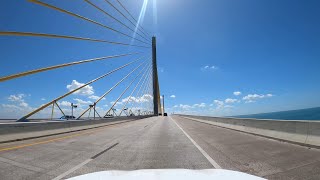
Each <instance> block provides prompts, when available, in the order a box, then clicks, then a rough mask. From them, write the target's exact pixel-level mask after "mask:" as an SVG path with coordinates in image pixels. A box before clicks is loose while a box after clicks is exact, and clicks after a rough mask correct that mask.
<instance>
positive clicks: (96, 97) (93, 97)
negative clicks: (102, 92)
mask: <svg viewBox="0 0 320 180" xmlns="http://www.w3.org/2000/svg"><path fill="white" fill-rule="evenodd" d="M88 98H89V99H93V100H98V99H99V98H100V97H99V96H95V95H91V96H89V97H88ZM105 99H106V98H102V100H105Z"/></svg>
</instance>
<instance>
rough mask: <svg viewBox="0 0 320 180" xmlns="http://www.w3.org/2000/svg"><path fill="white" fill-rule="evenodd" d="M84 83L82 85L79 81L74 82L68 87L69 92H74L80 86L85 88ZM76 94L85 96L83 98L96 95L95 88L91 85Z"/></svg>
mask: <svg viewBox="0 0 320 180" xmlns="http://www.w3.org/2000/svg"><path fill="white" fill-rule="evenodd" d="M83 85H84V83H80V82H78V81H77V80H72V82H71V84H69V85H67V89H68V90H69V91H72V90H74V89H76V88H78V87H80V86H83ZM74 94H78V95H83V96H90V95H93V94H94V90H93V87H92V86H90V85H87V86H85V87H83V88H82V89H80V90H78V91H76V92H75V93H74Z"/></svg>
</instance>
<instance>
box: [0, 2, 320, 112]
mask: <svg viewBox="0 0 320 180" xmlns="http://www.w3.org/2000/svg"><path fill="white" fill-rule="evenodd" d="M44 2H47V3H50V4H53V5H56V6H58V7H61V8H63V9H67V10H69V11H72V12H75V13H78V14H81V15H82V16H86V17H89V18H91V19H94V20H96V21H99V22H101V23H103V24H106V25H109V26H112V27H114V28H116V29H119V30H121V31H123V32H126V33H128V34H132V33H131V32H130V31H128V30H127V29H126V28H124V27H122V26H121V25H120V24H118V23H117V22H115V21H114V20H112V19H110V18H108V17H106V16H105V15H104V14H102V13H101V12H99V11H97V10H96V9H94V8H93V7H91V6H90V5H88V4H87V3H85V2H84V1H72V2H71V1H70V2H69V1H48V0H46V1H44ZM92 2H93V3H95V4H97V5H99V6H100V7H101V8H103V9H104V10H106V11H108V12H110V13H111V14H112V15H114V16H116V17H118V18H119V19H121V20H122V21H124V22H126V24H127V25H130V24H129V23H128V21H125V19H124V18H122V17H121V16H120V15H119V14H117V13H116V12H115V11H114V10H113V9H112V8H111V7H110V6H108V4H106V3H105V2H104V1H102V0H92ZM111 2H113V3H114V4H116V1H115V0H111ZM122 2H123V3H124V5H125V6H126V7H128V9H129V10H130V11H131V12H132V14H133V15H134V16H135V17H136V18H137V17H139V14H140V11H141V8H142V4H143V0H137V1H128V2H127V1H122ZM155 3H156V6H154V4H155ZM116 5H117V4H116ZM319 5H320V2H319V1H316V0H314V1H312V0H310V1H295V0H294V1H292V0H290V1H289V0H282V1H267V0H261V1H256V0H243V1H237V0H202V1H196V0H175V1H172V0H158V1H157V2H156V1H155V0H149V2H148V5H147V7H146V12H145V16H144V18H143V22H142V26H143V27H144V28H145V29H146V30H147V31H148V32H150V34H154V35H156V36H157V49H158V66H159V67H158V71H159V80H160V89H161V94H164V95H165V96H166V108H167V110H168V111H169V112H176V113H188V114H203V115H212V116H224V115H239V114H251V113H260V112H270V111H280V110H290V109H299V108H308V107H315V106H319V105H320V104H319V102H320V93H319V92H320V80H319V77H320V61H319V57H320V51H319V50H320V37H319V33H320V23H319V19H318V17H320V12H319V11H318V8H317V7H319ZM155 7H156V8H155ZM0 10H1V11H0V17H1V23H0V29H1V31H25V32H39V33H52V34H63V35H72V36H81V37H91V38H97V39H106V40H112V41H121V42H127V43H130V42H132V41H131V40H130V38H126V37H124V36H121V35H119V34H116V33H114V32H111V31H110V30H107V29H104V28H101V27H99V26H97V25H95V24H90V23H88V22H86V21H83V20H80V19H77V18H74V17H71V16H68V15H66V14H63V13H59V12H57V11H54V10H52V9H48V8H45V7H42V6H39V5H36V4H32V3H29V2H27V1H20V0H12V1H6V2H4V3H3V4H2V6H1V7H0ZM137 37H138V36H137ZM0 39H1V40H0V43H1V61H0V76H5V75H9V74H13V73H18V72H22V71H26V70H30V69H34V68H40V67H45V66H48V65H55V64H61V63H66V62H72V61H77V60H82V59H88V58H95V57H101V56H108V55H116V54H124V53H128V52H137V51H139V52H143V54H139V55H134V56H130V57H125V58H118V59H110V60H106V61H101V62H94V63H88V64H85V65H77V66H73V67H67V68H63V69H58V70H53V71H48V72H44V73H39V74H35V75H31V76H27V77H23V78H19V79H15V80H12V81H7V82H2V83H1V84H0V104H1V105H0V108H1V109H0V115H1V117H12V118H17V117H19V116H21V115H22V114H25V113H26V112H29V111H30V110H32V109H34V108H36V107H38V106H40V105H41V104H44V103H46V102H48V101H49V100H51V99H52V98H55V97H57V96H60V95H62V94H64V93H66V92H68V91H69V90H70V89H68V88H67V87H70V86H68V85H74V86H77V85H79V83H80V84H81V83H85V82H88V81H90V80H91V79H94V78H96V77H98V76H100V75H102V74H104V73H106V72H108V71H110V70H112V69H114V68H116V67H119V66H121V65H123V64H125V63H127V62H130V61H132V60H134V59H136V58H138V57H140V56H142V55H145V56H146V57H149V55H150V51H151V49H146V48H133V47H124V46H115V45H109V44H105V43H94V42H86V41H75V40H64V39H48V38H38V37H13V36H8V37H4V36H1V37H0ZM133 43H134V44H139V42H136V41H135V42H133ZM140 45H143V44H141V43H140ZM136 65H138V64H136ZM133 68H134V66H132V67H130V68H129V67H128V68H126V69H124V70H123V71H121V72H119V73H115V74H112V75H111V76H110V77H107V78H105V79H103V80H101V81H98V82H97V83H94V84H92V85H91V86H90V87H89V88H86V89H85V91H84V94H76V95H72V96H70V97H67V98H66V99H63V100H62V101H64V103H65V104H68V103H70V102H75V103H79V104H81V105H82V107H80V108H79V109H77V110H76V111H77V112H76V113H79V112H80V111H81V110H82V109H83V108H85V107H86V106H87V105H88V104H90V102H93V101H94V97H92V96H100V95H102V94H103V93H104V92H105V91H107V90H108V89H109V88H110V87H111V86H113V85H114V84H115V83H116V82H117V81H118V80H120V79H121V78H122V77H123V76H124V75H125V74H126V73H128V72H129V71H130V70H132V69H133ZM137 73H138V72H137ZM133 78H134V75H133V76H132V77H131V78H129V79H128V81H125V82H124V83H123V84H121V85H120V86H119V87H118V89H117V91H115V92H113V93H111V94H110V95H108V96H107V97H106V99H105V100H103V101H102V102H101V104H99V108H100V109H99V112H101V114H103V112H105V111H106V110H107V109H108V107H110V106H111V104H110V102H112V101H114V100H115V99H116V98H117V97H118V96H119V94H120V93H121V91H122V90H123V89H124V88H125V87H126V86H127V85H128V84H129V83H130V79H131V80H132V79H133ZM73 80H75V81H73ZM72 82H73V84H72ZM132 89H133V87H131V89H130V90H132ZM130 90H129V91H128V93H126V94H125V95H124V97H123V98H125V97H128V96H129V95H130V92H131V91H130ZM137 98H138V97H137ZM62 101H60V103H61V106H63V104H64V103H63V102H62ZM120 105H121V104H119V107H120ZM64 108H65V109H66V111H67V110H69V109H70V108H69V107H68V106H67V105H66V107H64ZM120 108H121V107H120ZM49 110H50V109H47V111H49ZM42 115H43V116H45V115H48V112H47V113H43V114H42ZM58 115H59V114H58V112H57V113H56V116H58Z"/></svg>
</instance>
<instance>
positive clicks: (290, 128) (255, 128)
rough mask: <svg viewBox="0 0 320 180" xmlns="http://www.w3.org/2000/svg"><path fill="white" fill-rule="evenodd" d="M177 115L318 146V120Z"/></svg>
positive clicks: (319, 141)
mask: <svg viewBox="0 0 320 180" xmlns="http://www.w3.org/2000/svg"><path fill="white" fill-rule="evenodd" d="M179 116H180V117H183V118H186V119H190V120H194V121H198V122H203V123H207V124H212V125H215V126H219V127H224V128H228V129H233V130H237V131H241V132H247V133H250V134H255V135H260V136H263V137H270V138H273V139H278V140H284V141H287V142H293V143H295V144H300V145H305V146H312V147H320V122H318V121H277V120H256V119H233V118H216V117H205V116H191V115H179Z"/></svg>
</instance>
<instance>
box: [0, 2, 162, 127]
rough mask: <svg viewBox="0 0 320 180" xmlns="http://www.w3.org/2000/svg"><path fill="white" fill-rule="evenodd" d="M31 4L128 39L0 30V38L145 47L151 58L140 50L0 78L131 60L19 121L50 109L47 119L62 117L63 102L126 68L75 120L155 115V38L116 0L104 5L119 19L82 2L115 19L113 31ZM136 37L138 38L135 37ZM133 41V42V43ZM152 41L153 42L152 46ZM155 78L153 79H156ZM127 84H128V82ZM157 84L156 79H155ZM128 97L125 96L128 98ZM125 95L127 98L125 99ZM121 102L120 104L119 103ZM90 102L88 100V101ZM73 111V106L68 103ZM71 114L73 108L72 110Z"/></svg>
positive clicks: (106, 26)
mask: <svg viewBox="0 0 320 180" xmlns="http://www.w3.org/2000/svg"><path fill="white" fill-rule="evenodd" d="M28 1H29V2H31V3H33V4H37V5H40V6H43V7H47V8H49V9H52V10H55V11H58V12H61V13H63V14H66V15H69V16H72V17H75V18H77V19H81V20H83V21H85V22H88V23H91V24H95V25H97V26H99V27H102V28H105V29H107V30H109V31H111V32H114V33H116V34H119V35H121V36H123V37H125V38H128V39H127V40H126V41H127V42H126V41H118V40H117V41H113V40H108V39H100V38H93V37H82V36H78V35H66V34H54V33H40V32H27V31H3V30H2V31H0V36H8V37H36V38H51V39H66V40H75V41H87V42H92V43H93V42H96V43H106V44H110V45H116V46H120V47H121V46H123V47H134V48H144V49H152V55H145V53H144V52H141V51H133V52H127V53H122V54H116V55H109V56H102V57H94V58H90V59H82V60H76V61H69V62H65V63H61V64H56V65H50V66H46V67H41V68H37V69H31V70H27V71H23V72H19V73H14V74H10V75H5V76H2V77H0V83H1V82H6V81H11V80H14V79H18V78H22V77H26V76H31V75H34V74H39V73H45V72H47V71H53V70H57V69H60V68H67V67H70V66H75V65H80V64H88V63H94V62H98V61H106V60H111V59H119V58H124V57H129V58H130V59H131V61H130V62H126V63H123V65H120V66H118V67H117V68H115V69H112V70H109V71H108V72H107V73H105V74H102V75H100V76H99V77H96V78H95V79H92V80H90V81H88V82H86V83H84V84H81V85H80V86H79V87H76V88H75V89H72V90H69V91H68V92H65V93H64V94H63V95H60V96H58V97H56V98H54V99H52V100H50V101H49V102H47V103H45V104H43V105H41V106H40V107H38V108H33V110H32V112H30V113H28V114H26V115H24V116H23V117H21V118H19V119H18V120H17V121H18V122H26V121H29V119H30V117H32V116H34V115H36V114H37V113H39V112H41V111H43V110H45V109H47V108H51V109H50V112H51V114H50V118H49V119H48V120H53V119H54V117H55V114H56V113H61V114H62V115H63V116H68V112H66V111H67V110H66V109H64V108H62V107H61V106H62V105H61V104H62V100H63V99H64V98H67V97H68V96H70V95H73V94H76V93H77V92H79V91H80V90H82V89H84V88H86V87H88V86H89V85H92V84H93V83H96V82H97V81H101V80H102V79H106V78H107V77H109V76H110V75H112V74H116V73H118V72H120V71H121V70H123V69H127V68H130V67H132V69H131V70H129V69H128V70H129V71H128V73H126V74H125V75H121V76H119V77H120V78H121V79H120V80H119V81H117V82H116V83H114V84H113V85H112V87H110V88H109V89H108V90H107V91H105V92H104V93H103V94H101V95H100V96H97V98H96V99H95V101H94V102H93V103H92V104H89V105H88V107H86V108H84V109H81V110H82V112H81V113H80V114H79V116H78V117H77V118H76V119H77V120H80V119H86V118H88V119H91V117H92V116H93V119H95V118H96V117H97V118H110V117H112V118H115V117H120V116H142V115H154V114H157V112H154V102H153V98H154V97H153V95H152V94H153V90H154V87H153V86H152V84H153V82H154V81H155V79H154V78H155V77H156V78H157V75H156V74H155V73H154V72H155V68H156V63H155V62H156V59H155V54H154V53H155V37H152V38H151V36H150V34H149V33H148V32H147V31H146V30H145V29H144V28H143V27H142V26H141V24H140V23H139V21H137V20H136V19H135V18H134V17H133V15H132V13H131V12H129V10H128V9H127V8H126V7H125V6H124V4H123V3H121V2H120V1H119V0H116V2H117V5H115V4H114V3H112V2H111V1H110V0H104V2H105V3H106V4H108V5H109V6H110V7H111V9H109V10H115V11H116V12H117V13H116V14H117V15H120V18H119V17H116V15H113V14H112V13H111V12H109V10H105V9H103V8H101V7H99V6H98V5H97V4H95V3H93V2H92V1H91V0H84V2H85V3H86V4H87V5H88V6H91V7H93V8H94V9H95V10H97V11H99V12H100V13H101V15H105V17H107V18H110V19H112V20H114V21H115V22H116V23H118V24H119V25H121V27H122V29H121V30H119V29H116V28H114V27H111V26H108V25H106V24H103V23H101V22H98V21H96V20H93V19H90V18H88V17H85V16H83V15H80V14H76V13H74V12H71V11H69V10H66V9H62V8H60V7H58V6H55V5H52V4H49V3H45V2H42V1H41V0H28ZM123 29H125V30H127V31H130V32H131V33H132V35H130V34H128V33H126V32H123V31H122V30H123ZM136 35H137V37H136ZM134 41H135V43H133V42H134ZM151 41H152V43H151ZM137 55H139V56H140V57H137V58H134V57H135V56H137ZM155 75H156V76H155ZM127 81H129V82H127ZM156 81H157V80H156ZM120 84H126V86H125V89H124V90H122V91H119V90H117V91H116V89H119V86H120ZM118 91H119V92H121V93H120V94H119V95H118V96H117V98H116V100H115V101H112V103H111V106H110V108H107V109H106V110H105V111H104V112H103V114H101V112H100V113H99V112H98V111H97V108H98V105H101V103H102V100H105V99H108V100H110V99H111V98H107V96H108V95H110V94H111V93H113V92H118ZM127 94H128V95H127ZM126 95H127V97H126V98H124V97H125V96H126ZM119 102H121V103H119ZM90 103H91V101H90ZM119 104H121V107H120V109H119V111H117V110H116V109H115V107H118V105H119ZM71 106H72V108H73V103H72V104H71ZM72 114H73V109H72ZM101 115H103V116H101Z"/></svg>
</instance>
